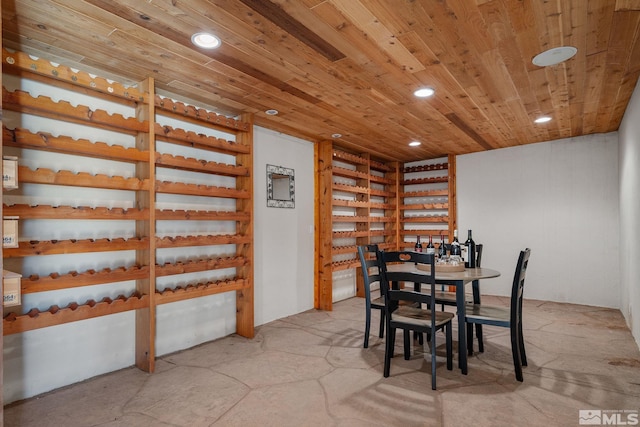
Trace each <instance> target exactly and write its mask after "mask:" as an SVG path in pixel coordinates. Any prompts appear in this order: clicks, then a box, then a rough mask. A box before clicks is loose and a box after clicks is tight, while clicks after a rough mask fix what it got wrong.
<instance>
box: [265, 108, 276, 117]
mask: <svg viewBox="0 0 640 427" xmlns="http://www.w3.org/2000/svg"><path fill="white" fill-rule="evenodd" d="M264 113H265V114H266V115H267V116H275V115H277V114H278V110H274V109H271V110H267V111H265V112H264Z"/></svg>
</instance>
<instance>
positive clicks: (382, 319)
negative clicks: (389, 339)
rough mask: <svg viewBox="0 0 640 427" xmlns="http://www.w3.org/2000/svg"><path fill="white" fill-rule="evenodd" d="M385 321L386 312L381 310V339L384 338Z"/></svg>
mask: <svg viewBox="0 0 640 427" xmlns="http://www.w3.org/2000/svg"><path fill="white" fill-rule="evenodd" d="M384 320H385V319H384V310H380V334H378V336H379V337H380V338H382V337H384Z"/></svg>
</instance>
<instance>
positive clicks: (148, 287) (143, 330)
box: [135, 78, 156, 372]
mask: <svg viewBox="0 0 640 427" xmlns="http://www.w3.org/2000/svg"><path fill="white" fill-rule="evenodd" d="M140 88H141V90H143V91H144V92H145V93H146V94H148V97H147V99H148V100H150V101H149V102H147V103H143V104H139V105H138V106H137V108H136V117H137V118H138V120H141V121H145V122H146V123H148V129H147V130H146V132H138V135H137V136H136V148H137V149H138V150H140V151H142V152H147V153H149V158H148V159H146V160H144V161H139V162H136V177H137V178H138V179H140V180H143V181H144V180H147V181H148V182H150V183H152V182H156V178H155V167H154V163H155V152H156V151H155V111H154V110H155V105H154V103H153V101H152V100H153V99H154V98H155V93H154V82H153V79H152V78H148V79H146V80H145V81H143V82H141V83H140ZM136 204H137V207H138V209H139V210H146V211H148V216H147V217H146V218H144V219H142V220H137V221H136V237H138V238H146V239H147V240H148V245H147V247H146V248H144V249H139V250H137V251H136V265H138V266H143V267H148V269H149V270H148V271H149V273H148V276H146V277H144V278H140V279H137V280H136V291H137V292H138V293H139V294H140V295H149V305H148V306H147V307H145V308H143V309H140V310H136V349H135V360H136V366H137V367H138V368H139V369H141V370H143V371H146V372H154V370H155V338H156V321H155V317H156V305H155V294H156V287H155V283H156V277H155V275H156V256H155V254H156V240H155V235H156V230H155V228H156V218H155V216H156V215H155V213H156V208H155V185H149V188H148V189H147V190H139V191H137V192H136Z"/></svg>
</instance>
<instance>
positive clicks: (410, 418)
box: [4, 296, 640, 427]
mask: <svg viewBox="0 0 640 427" xmlns="http://www.w3.org/2000/svg"><path fill="white" fill-rule="evenodd" d="M483 300H484V301H483V302H484V303H485V304H489V303H491V304H500V305H506V304H507V300H506V299H505V298H497V297H488V296H485V297H483ZM374 313H375V314H374V325H373V326H372V329H373V330H374V336H372V337H371V339H370V343H369V348H368V349H364V348H362V342H363V330H364V301H363V300H362V299H360V298H352V299H349V300H346V301H342V302H339V303H337V304H335V305H334V311H332V312H321V311H314V310H312V311H308V312H305V313H301V314H298V315H296V316H291V317H288V318H285V319H281V320H278V321H275V322H272V323H269V324H267V325H263V326H261V327H259V328H257V331H256V337H255V338H254V339H253V340H248V339H245V338H241V337H238V336H229V337H226V338H223V339H220V340H217V341H215V342H211V343H207V344H203V345H200V346H198V347H195V348H193V349H190V350H186V351H182V352H179V353H175V354H171V355H167V356H164V357H162V358H160V359H159V360H158V361H157V371H156V373H154V374H146V373H144V372H142V371H140V370H138V369H136V368H129V369H124V370H121V371H118V372H113V373H110V374H107V375H104V376H100V377H97V378H94V379H91V380H88V381H85V382H82V383H79V384H75V385H72V386H69V387H65V388H63V389H59V390H56V391H53V392H51V393H47V394H44V395H42V396H39V397H36V398H33V399H29V400H26V401H23V402H17V403H14V404H11V405H9V406H7V407H6V408H5V411H4V422H5V424H4V425H5V426H7V427H12V426H38V427H41V426H127V427H134V426H154V427H156V426H190V427H191V426H278V427H280V426H349V427H352V426H403V427H405V426H471V425H473V426H510V427H511V426H545V427H550V426H576V425H579V411H580V410H583V411H587V410H590V411H592V412H591V413H590V414H586V413H583V414H582V415H589V416H591V415H596V416H598V415H600V416H601V417H606V418H607V420H611V419H612V418H611V417H614V416H615V417H617V418H613V419H614V420H615V421H616V422H618V423H619V424H622V423H623V422H626V421H630V423H629V424H631V421H633V416H634V414H636V415H637V413H638V412H637V411H638V410H639V409H640V351H639V350H638V346H637V345H636V343H635V342H634V340H633V338H632V336H631V334H630V332H629V330H628V328H627V327H626V325H625V322H624V320H623V318H622V315H621V314H620V312H619V311H617V310H610V309H604V308H596V307H587V306H581V305H571V304H557V303H549V302H542V301H525V307H524V313H525V314H524V326H525V342H526V348H527V355H528V359H529V366H528V367H526V368H524V383H519V382H517V381H516V380H515V377H514V373H513V366H512V362H511V353H510V347H509V336H508V330H507V329H504V328H495V327H486V326H485V352H484V353H482V354H478V353H476V354H474V356H472V357H471V358H470V359H469V374H468V375H466V376H465V375H462V374H461V373H460V370H459V369H457V367H456V366H455V365H456V363H455V362H454V370H453V371H447V370H446V367H445V366H444V360H443V359H444V357H441V358H440V360H439V362H438V371H437V380H438V390H437V391H432V390H431V376H430V362H429V359H428V355H427V356H426V359H425V354H424V353H423V352H422V349H420V348H417V349H416V348H415V347H418V346H417V343H416V345H415V347H414V354H413V356H412V358H411V360H409V361H405V360H403V358H402V356H401V348H400V347H397V352H396V354H397V356H396V357H395V358H394V359H393V360H392V363H391V376H390V377H389V378H384V377H383V376H382V363H383V358H384V340H381V339H379V338H378V337H377V336H375V331H376V329H377V328H376V326H377V320H378V317H377V316H378V315H379V312H377V311H374ZM455 323H456V322H454V325H455ZM454 328H455V326H454ZM455 337H456V335H455V330H454V339H455ZM438 339H439V343H441V344H443V343H444V337H443V336H439V337H438ZM397 344H400V345H401V344H402V339H401V336H399V337H398V340H397ZM438 351H439V354H443V352H444V345H443V346H442V347H440V346H439V347H438ZM454 351H456V349H455V348H454ZM593 411H601V412H600V413H598V412H593ZM614 411H620V412H614ZM625 411H626V412H625ZM601 419H603V423H604V422H605V421H604V418H601Z"/></svg>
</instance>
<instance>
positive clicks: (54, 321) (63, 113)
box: [1, 49, 254, 372]
mask: <svg viewBox="0 0 640 427" xmlns="http://www.w3.org/2000/svg"><path fill="white" fill-rule="evenodd" d="M2 60H3V72H5V73H10V74H15V75H19V76H20V77H22V78H32V79H33V80H37V81H38V82H40V83H45V85H50V86H51V87H56V86H60V87H64V88H65V89H66V90H72V91H75V92H77V93H79V94H82V95H89V96H93V97H95V98H96V99H100V100H102V99H106V100H108V101H110V102H115V103H119V104H122V105H123V106H126V107H127V108H130V109H132V110H134V111H135V114H134V115H133V117H124V116H122V115H121V114H117V113H116V114H110V113H109V112H107V111H104V110H102V109H99V108H93V107H91V106H85V105H74V104H73V103H72V102H70V101H67V100H57V101H56V100H54V99H53V98H52V97H50V96H47V95H38V96H32V95H31V94H30V93H28V92H25V91H22V90H15V91H9V90H7V89H6V88H5V87H4V86H3V88H2V102H3V105H2V106H3V108H4V109H5V110H9V111H14V112H17V113H20V114H30V115H35V116H40V117H44V118H46V119H53V120H57V121H59V122H60V124H61V128H63V127H64V126H63V125H64V123H74V124H81V125H84V126H89V127H91V128H95V129H107V130H109V131H112V132H114V133H116V134H122V135H126V136H127V137H128V138H131V136H134V137H135V141H136V144H135V145H136V146H135V147H124V146H122V145H120V144H119V143H118V142H117V141H116V140H115V139H116V138H115V137H114V141H107V142H103V141H95V140H92V139H91V137H89V136H87V138H81V139H75V138H72V137H70V136H65V135H52V134H51V133H48V132H45V131H42V130H39V129H23V128H19V127H16V128H14V129H9V128H7V127H5V126H4V125H3V128H2V134H1V136H2V143H3V145H4V146H6V147H17V148H20V149H28V150H38V151H47V152H53V153H62V154H72V155H75V156H84V157H90V158H97V159H103V160H108V161H117V162H126V163H129V164H132V165H135V176H131V177H124V176H108V175H104V174H93V173H90V172H85V171H80V172H71V171H68V170H60V169H57V168H55V165H47V166H48V167H38V168H36V169H32V168H29V167H27V166H22V165H21V166H19V168H18V177H19V183H20V184H34V185H58V186H66V187H71V188H73V187H85V188H95V189H107V190H122V191H126V192H132V194H133V195H135V199H136V202H135V204H136V207H135V208H130V207H129V208H125V207H105V206H91V207H89V206H76V205H74V201H73V200H66V201H65V203H64V204H62V205H58V206H53V205H47V204H33V205H32V204H25V203H22V202H21V203H6V202H4V203H3V214H4V215H11V216H17V217H19V218H20V221H38V220H60V219H73V220H126V221H134V222H135V225H136V226H135V229H136V230H135V233H136V235H135V236H127V237H115V238H96V239H60V240H46V239H43V240H31V241H20V242H19V245H18V247H17V248H4V249H3V258H5V259H6V258H25V257H39V256H46V255H51V254H75V253H90V254H95V257H96V259H99V257H100V254H101V253H102V252H110V251H134V252H135V265H132V266H121V267H116V268H103V269H100V270H86V271H81V272H77V271H70V272H67V273H59V272H51V273H49V274H46V275H35V274H28V273H27V274H24V275H23V276H24V277H23V278H22V280H21V288H22V292H23V294H34V293H39V292H52V291H61V290H65V289H72V288H77V287H83V286H91V285H97V284H110V283H118V282H125V281H134V282H135V290H134V291H133V292H132V293H131V294H130V295H129V296H124V295H121V296H118V297H117V298H115V299H111V298H109V297H103V298H101V299H99V301H98V298H97V299H96V300H93V299H92V300H89V301H86V302H83V303H80V302H75V301H69V303H68V305H66V306H65V307H63V308H60V307H58V306H52V307H51V308H50V309H49V310H45V311H40V310H38V309H35V308H34V309H28V308H24V309H22V310H23V312H17V311H15V310H6V311H5V314H4V316H3V332H4V335H8V334H15V333H21V332H25V331H29V330H34V329H38V328H44V327H49V326H53V325H61V324H64V323H68V322H75V321H81V320H85V319H90V318H94V317H98V316H105V315H110V314H114V313H121V312H124V311H129V310H136V313H137V315H136V325H135V329H136V350H135V353H136V356H135V358H136V365H137V366H138V367H139V368H140V369H143V370H145V371H148V372H153V370H154V367H155V362H154V361H155V329H156V326H155V309H156V307H157V306H158V305H159V304H168V303H172V302H175V301H183V300H187V299H191V298H199V297H203V296H208V295H214V294H219V293H222V292H236V312H237V316H236V325H237V326H236V327H237V333H238V334H239V335H242V336H245V337H253V335H254V313H253V255H252V254H253V190H252V180H253V157H252V156H253V154H252V152H253V118H252V116H251V115H244V116H242V117H241V118H240V119H234V118H228V117H225V116H221V115H218V114H215V113H213V112H210V111H207V110H205V109H201V108H198V107H194V106H192V105H187V104H185V103H182V102H180V101H177V100H172V99H167V98H162V97H160V96H156V95H155V88H154V82H153V79H151V78H149V79H147V80H145V81H144V82H142V83H140V84H139V85H138V86H137V87H125V86H123V85H121V84H119V83H115V82H111V81H108V80H106V79H103V78H100V77H94V76H92V75H89V74H88V73H85V72H81V71H75V70H72V69H71V68H69V67H66V66H63V65H57V66H56V65H53V64H51V63H49V62H47V61H44V60H41V59H34V58H32V57H30V56H29V55H27V54H24V53H22V52H9V51H7V50H4V49H3V51H2ZM163 118H171V119H172V120H174V122H172V123H175V119H177V120H178V121H179V123H184V124H197V125H198V126H199V127H204V128H206V129H210V132H208V131H207V132H201V133H200V132H199V133H196V132H193V131H190V130H185V129H181V128H179V127H175V125H172V126H169V125H166V124H163V123H162V121H163V120H164V119H163ZM216 131H222V132H224V133H225V134H231V135H233V137H234V138H235V139H234V140H226V139H223V138H220V137H219V136H216ZM89 133H90V132H89ZM157 141H162V142H163V143H169V144H175V145H180V146H182V147H183V150H187V151H188V150H191V151H192V152H194V153H196V155H194V156H193V157H190V156H182V155H173V154H170V153H164V152H159V151H158V150H157V148H156V147H157V144H156V142H157ZM185 147H186V148H185ZM202 150H205V151H211V152H214V153H222V154H224V155H231V156H233V157H234V159H235V161H234V162H233V164H226V163H220V162H216V161H211V160H203V159H199V158H197V153H198V152H201V151H202ZM157 168H163V169H167V168H168V169H176V170H180V171H184V172H186V173H197V174H200V175H201V174H208V175H211V176H212V177H213V176H220V177H226V178H228V177H231V178H233V179H234V180H235V186H234V187H220V186H213V185H202V184H193V183H189V182H174V181H166V180H158V179H156V169H157ZM162 193H166V194H172V195H176V194H178V195H187V196H200V197H203V198H225V199H235V210H233V211H217V210H215V209H205V210H188V209H179V210H174V209H160V208H158V207H156V196H157V195H158V194H162ZM158 220H162V221H190V220H195V221H205V222H211V223H212V224H213V223H214V222H215V221H232V222H235V224H236V227H235V233H234V234H219V233H217V232H214V233H207V232H206V231H205V232H204V233H203V234H197V235H189V234H186V235H178V236H160V235H158V234H157V233H156V225H155V223H156V221H158ZM212 245H235V247H236V251H235V253H233V254H229V255H228V256H212V257H210V258H207V257H204V258H189V259H181V260H180V261H175V262H171V263H169V262H167V263H163V264H162V265H160V264H157V263H156V251H157V250H158V249H165V248H186V247H200V246H212ZM230 268H233V269H235V275H234V277H228V278H224V279H219V280H211V281H204V282H202V283H192V284H186V285H180V286H178V285H173V286H168V287H165V289H161V290H158V289H156V278H158V277H170V276H175V277H176V278H178V277H179V275H181V274H187V273H194V272H209V271H211V272H214V271H215V270H221V269H230ZM19 273H22V272H19ZM7 311H8V313H7Z"/></svg>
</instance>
